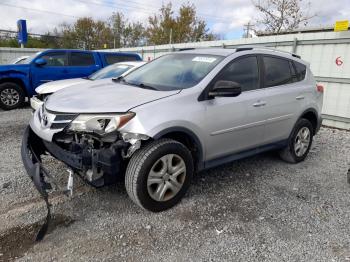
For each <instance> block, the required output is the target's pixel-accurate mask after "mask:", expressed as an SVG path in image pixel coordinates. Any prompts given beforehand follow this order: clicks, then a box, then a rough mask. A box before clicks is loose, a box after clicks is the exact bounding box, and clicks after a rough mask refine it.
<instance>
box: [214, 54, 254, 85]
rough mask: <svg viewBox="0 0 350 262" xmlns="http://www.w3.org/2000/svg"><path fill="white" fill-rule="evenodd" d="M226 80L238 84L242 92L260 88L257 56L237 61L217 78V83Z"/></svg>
mask: <svg viewBox="0 0 350 262" xmlns="http://www.w3.org/2000/svg"><path fill="white" fill-rule="evenodd" d="M219 80H226V81H233V82H237V83H238V84H240V85H241V87H242V92H244V91H250V90H255V89H258V88H259V67H258V59H257V57H256V56H248V57H243V58H238V59H235V60H234V61H233V62H231V63H230V64H228V65H227V66H226V67H225V68H224V69H223V70H222V71H221V72H220V73H219V74H218V76H217V78H216V81H219Z"/></svg>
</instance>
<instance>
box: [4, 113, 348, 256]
mask: <svg viewBox="0 0 350 262" xmlns="http://www.w3.org/2000/svg"><path fill="white" fill-rule="evenodd" d="M30 114H31V113H30V109H28V108H25V109H20V110H14V111H10V112H4V111H0V145H1V148H0V161H1V165H0V198H1V201H0V261H9V260H18V261H347V260H350V185H349V184H348V183H347V170H348V168H349V165H350V132H347V131H341V130H335V129H329V128H322V129H321V131H320V133H319V134H318V135H317V136H316V137H315V140H314V144H313V147H312V149H311V151H310V154H309V156H308V158H307V159H306V160H305V161H304V162H303V163H300V164H297V165H291V164H286V163H284V162H282V161H281V160H280V159H279V158H278V157H277V156H276V154H275V153H268V154H262V155H258V156H255V157H251V158H248V159H244V160H240V161H236V162H233V163H231V164H227V165H224V166H221V167H218V168H215V169H211V170H208V171H205V172H202V173H200V174H198V175H196V177H195V179H194V181H193V182H192V186H191V188H190V190H189V192H188V194H187V195H186V197H185V199H184V200H183V201H182V202H181V203H180V204H179V205H177V206H176V207H175V208H173V209H171V210H169V211H166V212H162V213H158V214H154V213H150V212H147V211H144V210H141V209H140V208H139V207H137V206H136V205H134V204H133V203H132V202H131V200H130V199H129V198H128V196H127V194H126V191H125V189H124V185H123V183H122V182H121V183H118V184H117V185H114V186H109V187H105V188H102V189H99V190H97V189H93V188H91V187H89V186H88V185H86V184H84V183H83V182H82V181H80V180H79V178H75V187H76V188H75V194H74V196H73V197H72V198H68V197H66V196H63V195H60V194H53V195H52V196H51V199H50V201H51V203H52V204H53V207H52V209H53V213H54V219H53V221H52V224H51V227H50V229H49V234H48V235H47V236H46V237H45V238H44V240H43V241H41V242H38V243H36V242H34V239H35V236H36V233H37V231H38V229H39V228H40V226H41V225H42V223H43V221H44V218H45V215H46V210H45V205H44V202H43V201H42V200H41V198H40V196H39V194H38V193H37V192H36V190H35V188H34V186H33V184H32V182H31V180H30V179H29V177H28V176H27V174H26V173H25V170H24V168H23V166H22V162H21V158H20V143H21V136H22V133H23V131H24V128H25V126H26V125H27V123H28V120H29V117H30ZM46 161H47V165H48V167H49V168H50V170H53V171H54V173H55V174H56V176H58V177H61V178H62V179H66V177H67V173H66V171H65V167H64V165H63V164H61V163H58V162H57V161H55V160H51V159H47V160H46Z"/></svg>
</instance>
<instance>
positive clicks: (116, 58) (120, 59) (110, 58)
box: [105, 54, 140, 65]
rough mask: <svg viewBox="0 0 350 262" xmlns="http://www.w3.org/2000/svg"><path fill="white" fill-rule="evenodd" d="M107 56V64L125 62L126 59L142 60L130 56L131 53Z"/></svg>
mask: <svg viewBox="0 0 350 262" xmlns="http://www.w3.org/2000/svg"><path fill="white" fill-rule="evenodd" d="M105 57H106V61H107V64H109V65H111V64H115V63H119V62H125V61H138V60H140V59H138V58H137V57H136V56H129V55H114V54H106V55H105Z"/></svg>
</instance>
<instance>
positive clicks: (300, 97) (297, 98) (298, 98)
mask: <svg viewBox="0 0 350 262" xmlns="http://www.w3.org/2000/svg"><path fill="white" fill-rule="evenodd" d="M304 98H305V96H297V97H296V98H295V99H296V100H302V99H304Z"/></svg>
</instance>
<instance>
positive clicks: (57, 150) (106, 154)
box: [21, 126, 125, 241]
mask: <svg viewBox="0 0 350 262" xmlns="http://www.w3.org/2000/svg"><path fill="white" fill-rule="evenodd" d="M118 145H119V147H118ZM123 146H125V143H119V144H117V145H115V147H114V149H115V150H112V149H101V150H99V151H98V152H94V153H92V154H87V152H85V151H84V150H83V151H80V152H79V153H75V152H69V151H67V150H65V149H63V148H61V147H60V146H58V145H57V144H56V143H54V142H47V141H45V140H43V139H42V138H40V137H39V136H37V135H36V134H35V133H34V132H33V130H32V129H31V127H30V126H28V127H27V128H26V129H25V132H24V135H23V140H22V146H21V156H22V162H23V165H24V167H25V169H26V171H27V174H28V175H29V177H30V178H31V180H32V181H33V183H34V185H35V187H36V189H37V190H38V192H39V193H40V195H41V196H42V198H43V199H44V201H45V203H46V207H47V217H46V222H45V223H44V225H43V226H42V228H41V229H40V231H39V233H38V235H37V240H38V241H39V240H41V239H43V237H44V236H45V234H46V232H47V228H48V224H49V221H50V219H51V211H50V204H49V201H48V196H49V192H50V191H51V190H53V189H55V190H58V191H60V192H62V193H71V192H72V191H71V190H72V173H73V172H74V173H76V174H78V175H82V174H83V173H84V171H86V169H88V168H91V165H92V163H93V162H94V164H95V165H97V166H98V167H99V170H101V172H102V173H103V176H102V177H101V178H99V179H98V180H97V181H87V182H88V183H89V184H90V185H92V186H95V187H99V186H103V185H105V184H110V183H113V182H115V179H116V176H117V175H118V174H119V173H120V170H121V165H122V159H121V156H120V155H121V154H120V150H121V148H122V147H123ZM118 150H119V151H118ZM116 152H119V154H118V153H116ZM48 153H49V154H50V155H52V156H53V157H55V158H56V159H58V160H60V161H62V162H63V163H65V164H66V165H67V167H68V171H69V177H68V182H67V188H62V187H60V186H59V183H58V182H57V181H56V179H55V178H54V177H53V176H52V175H51V173H50V172H49V171H48V170H47V169H46V167H45V166H44V165H43V163H42V156H43V155H46V154H48ZM83 178H85V179H86V177H83Z"/></svg>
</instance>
